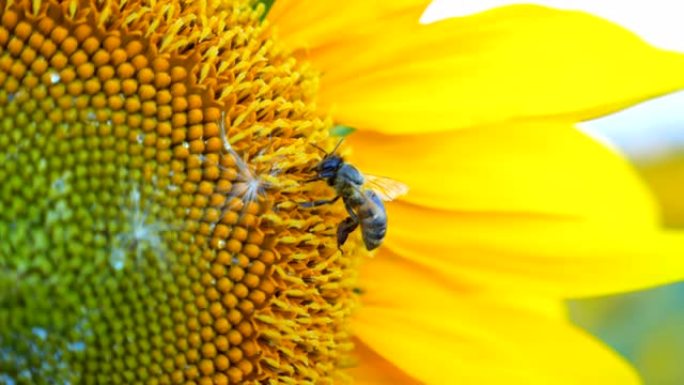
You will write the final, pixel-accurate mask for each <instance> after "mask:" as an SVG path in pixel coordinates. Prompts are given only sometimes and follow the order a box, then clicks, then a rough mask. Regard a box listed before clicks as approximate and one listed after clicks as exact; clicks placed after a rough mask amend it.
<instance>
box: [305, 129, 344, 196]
mask: <svg viewBox="0 0 684 385" xmlns="http://www.w3.org/2000/svg"><path fill="white" fill-rule="evenodd" d="M342 141H343V139H340V141H339V142H337V145H336V146H335V148H334V149H333V150H332V152H327V151H325V150H324V149H322V148H320V147H318V146H317V145H315V144H313V143H310V144H311V145H312V146H313V147H315V148H316V149H318V150H319V151H321V152H322V153H323V154H325V156H324V157H323V159H322V160H321V161H320V163H318V165H317V166H316V178H314V179H311V180H312V181H313V180H319V179H326V180H327V181H328V184H330V185H332V184H333V182H334V180H335V176H337V171H338V170H339V169H340V167H342V165H343V164H344V160H343V159H342V157H341V156H339V155H337V154H335V152H337V149H338V148H339V147H340V144H342Z"/></svg>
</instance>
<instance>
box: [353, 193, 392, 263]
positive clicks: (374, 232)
mask: <svg viewBox="0 0 684 385" xmlns="http://www.w3.org/2000/svg"><path fill="white" fill-rule="evenodd" d="M365 194H366V197H367V198H368V199H367V200H366V202H364V204H362V205H361V207H359V219H360V221H361V231H362V235H363V243H364V244H365V245H366V249H368V250H373V249H375V248H377V247H378V246H380V244H381V243H382V240H383V239H384V238H385V234H386V233H387V213H386V211H385V205H384V204H383V203H382V200H381V199H380V197H378V196H377V195H376V194H375V193H374V192H373V191H371V190H367V191H366V192H365Z"/></svg>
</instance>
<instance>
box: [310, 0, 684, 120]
mask: <svg viewBox="0 0 684 385" xmlns="http://www.w3.org/2000/svg"><path fill="white" fill-rule="evenodd" d="M408 16H412V15H411V14H402V15H397V17H396V18H393V19H389V20H387V21H386V22H384V23H383V24H382V25H380V24H376V25H375V26H374V28H376V31H377V33H373V34H369V35H366V34H363V35H362V36H361V37H360V38H357V37H356V36H348V35H345V39H341V40H339V41H337V42H336V43H335V44H329V45H327V46H325V47H323V48H321V49H318V50H312V51H311V52H310V56H309V59H310V60H311V61H312V62H313V64H314V66H315V67H317V68H318V69H320V70H321V71H322V72H323V77H322V79H321V88H320V93H319V98H320V104H321V105H322V106H323V107H324V108H329V109H330V110H331V112H332V114H333V117H334V118H335V119H336V121H339V122H342V123H344V124H346V125H350V126H354V127H357V128H359V129H364V130H373V131H380V132H386V133H415V132H430V131H446V130H453V129H459V128H463V127H469V126H481V125H485V124H490V123H494V122H502V121H511V120H520V119H532V118H538V117H548V116H553V117H558V116H563V117H565V118H567V119H570V120H573V121H578V120H584V119H588V118H591V117H596V116H600V115H603V114H606V113H608V112H612V111H615V110H617V109H620V108H624V107H626V106H628V105H631V104H634V103H636V102H638V101H640V100H644V99H647V98H650V97H653V96H656V95H660V94H664V93H667V92H671V91H673V90H676V89H678V88H682V87H684V71H682V68H684V55H682V54H677V53H672V52H666V51H662V50H658V49H655V48H653V47H651V46H649V45H647V44H646V43H644V42H643V41H642V40H640V39H639V38H638V37H637V36H636V35H634V34H632V33H631V32H629V31H627V30H625V29H623V28H621V27H618V26H616V25H614V24H611V23H609V22H607V21H604V20H602V19H599V18H597V17H594V16H591V15H588V14H585V13H581V12H571V11H558V10H551V9H546V8H542V7H537V6H510V7H506V8H501V9H495V10H492V11H488V12H485V13H481V14H478V15H474V16H470V17H464V18H452V19H448V20H443V21H439V22H436V23H433V24H429V25H419V24H418V23H417V20H415V22H414V23H413V24H411V23H407V21H406V18H407V17H408ZM325 21H327V20H321V22H325Z"/></svg>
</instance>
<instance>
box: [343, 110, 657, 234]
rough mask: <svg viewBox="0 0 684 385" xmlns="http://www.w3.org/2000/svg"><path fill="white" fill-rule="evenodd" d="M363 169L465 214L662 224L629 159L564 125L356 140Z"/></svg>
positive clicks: (412, 195)
mask: <svg viewBox="0 0 684 385" xmlns="http://www.w3.org/2000/svg"><path fill="white" fill-rule="evenodd" d="M348 141H349V144H351V148H353V150H354V154H352V156H351V157H350V160H351V162H352V163H354V164H355V165H356V166H358V167H359V169H361V170H363V171H364V172H367V173H370V174H377V175H383V176H388V177H391V178H394V179H397V180H399V181H401V182H404V183H406V184H408V185H409V186H410V191H409V195H408V196H406V197H405V200H407V201H409V202H411V203H415V204H420V205H423V206H427V207H434V208H443V209H450V210H459V211H485V212H522V213H539V214H545V215H553V216H568V217H574V218H581V219H591V220H609V221H614V222H620V223H642V224H644V223H655V222H656V220H657V218H658V215H657V210H656V207H655V206H654V203H653V199H652V197H651V194H650V193H649V192H648V191H647V189H646V187H645V186H644V184H643V183H642V181H641V180H640V179H639V178H638V177H637V176H636V173H635V172H634V170H633V169H632V167H631V166H630V165H629V164H628V163H627V161H626V160H624V159H623V158H622V157H621V156H619V155H617V154H616V153H614V152H612V151H609V150H608V149H606V148H605V147H604V146H602V145H600V144H599V143H597V142H595V141H594V140H593V139H591V138H589V137H588V136H586V135H584V134H582V133H581V132H579V131H577V130H576V129H574V128H573V127H572V126H571V125H569V124H566V123H560V122H537V123H527V124H521V123H519V124H508V125H499V126H492V127H486V128H481V129H469V130H459V131H454V132H448V133H433V134H422V135H383V134H375V133H368V132H356V133H354V134H353V135H351V136H350V138H349V140H348Z"/></svg>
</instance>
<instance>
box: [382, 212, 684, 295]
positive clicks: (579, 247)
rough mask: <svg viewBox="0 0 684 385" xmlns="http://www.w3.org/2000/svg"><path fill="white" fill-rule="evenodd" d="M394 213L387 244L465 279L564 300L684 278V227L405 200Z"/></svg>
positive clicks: (446, 274) (432, 267)
mask: <svg viewBox="0 0 684 385" xmlns="http://www.w3.org/2000/svg"><path fill="white" fill-rule="evenodd" d="M388 215H389V230H388V235H387V238H386V240H385V243H384V247H385V248H386V249H389V250H391V251H393V252H394V253H396V254H397V255H400V256H402V257H403V258H406V259H409V260H411V261H413V262H415V263H417V264H420V265H422V266H425V267H426V268H428V269H430V271H432V272H433V273H434V275H435V276H443V277H445V279H448V280H453V281H456V282H461V283H464V284H465V283H467V284H469V285H476V286H481V287H494V288H499V289H506V290H510V289H515V290H522V291H532V292H538V293H544V294H549V295H553V296H560V297H563V298H565V297H577V296H587V295H600V294H607V293H612V292H620V291H626V290H632V289H638V288H644V287H648V286H653V285H659V284H664V283H669V282H673V281H677V280H681V279H683V278H684V258H682V256H683V255H684V232H676V231H669V232H666V231H660V230H659V229H657V228H656V227H655V226H639V225H627V224H622V223H619V222H584V221H581V220H575V219H572V218H564V217H552V216H543V215H532V214H503V213H484V212H465V211H460V212H459V211H446V210H434V209H429V208H425V207H421V206H416V205H411V204H406V203H401V202H398V203H396V204H391V205H388Z"/></svg>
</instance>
